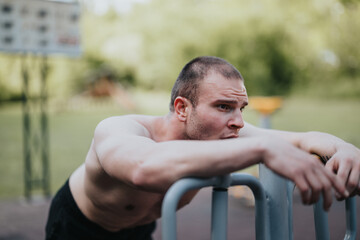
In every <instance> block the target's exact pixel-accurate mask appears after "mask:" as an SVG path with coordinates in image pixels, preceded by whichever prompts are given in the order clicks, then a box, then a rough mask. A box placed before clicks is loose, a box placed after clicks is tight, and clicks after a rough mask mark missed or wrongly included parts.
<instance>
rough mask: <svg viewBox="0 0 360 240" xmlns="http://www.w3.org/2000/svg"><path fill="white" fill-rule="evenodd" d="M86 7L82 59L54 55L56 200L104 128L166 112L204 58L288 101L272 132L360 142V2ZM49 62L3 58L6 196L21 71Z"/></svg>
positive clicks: (15, 168) (20, 165) (13, 194)
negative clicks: (190, 65)
mask: <svg viewBox="0 0 360 240" xmlns="http://www.w3.org/2000/svg"><path fill="white" fill-rule="evenodd" d="M70 2H71V1H70ZM78 3H79V4H80V18H79V31H80V38H81V44H80V48H81V53H80V54H79V55H77V56H72V57H69V56H62V55H54V56H48V57H47V58H46V61H47V66H48V75H47V79H48V81H47V99H48V101H47V103H46V104H47V115H48V120H49V121H48V132H49V138H48V144H49V145H48V146H49V173H50V178H49V179H50V192H51V194H53V193H55V192H56V190H57V189H58V188H59V187H60V186H61V185H62V184H63V183H64V181H65V180H66V179H67V178H68V177H69V175H70V174H71V173H72V171H73V170H74V169H75V168H77V167H78V166H79V165H80V164H82V162H83V161H84V158H85V156H86V153H87V150H88V147H89V145H90V143H91V139H92V135H93V131H94V128H95V126H96V125H97V123H98V122H99V121H101V120H102V119H104V118H107V117H109V116H114V115H123V114H129V113H135V114H150V115H159V114H166V113H167V111H168V103H169V96H170V90H171V87H172V85H173V83H174V81H175V79H176V78H177V75H178V73H179V72H180V71H181V69H182V67H183V66H184V65H185V64H186V63H187V62H188V61H190V60H191V59H193V58H195V57H197V56H201V55H214V56H218V57H221V58H224V59H226V60H227V61H229V62H230V63H232V64H233V65H234V66H235V67H236V68H237V69H239V71H240V72H241V73H242V75H243V76H244V78H245V84H246V86H247V90H248V94H249V95H250V96H281V97H282V98H283V100H284V101H283V105H282V107H281V108H280V109H279V110H277V111H276V113H275V114H273V116H272V119H271V121H272V126H273V128H277V129H282V130H292V131H310V130H317V131H325V132H329V133H332V134H335V135H337V136H339V137H341V138H343V139H345V140H346V141H349V142H351V143H353V144H354V145H356V146H358V147H360V128H359V122H360V121H359V120H360V48H359V43H360V32H359V29H360V1H358V0H303V1H286V0H256V1H253V0H222V1H219V0H181V1H180V0H175V1H166V0H118V1H117V0H102V1H96V0H80V1H78ZM0 10H1V9H0ZM0 14H3V13H0ZM0 20H1V15H0ZM42 58H43V57H42V55H39V54H20V53H15V54H11V53H8V52H6V51H2V52H0V200H1V199H3V200H6V201H8V200H9V199H10V200H12V199H18V198H21V197H22V196H24V188H25V187H24V177H23V173H24V168H25V166H24V161H23V158H24V156H23V127H22V126H23V115H22V114H23V110H22V103H21V100H22V99H23V97H22V96H23V95H22V93H23V83H22V78H23V75H22V66H23V63H24V61H25V62H26V64H27V65H28V66H29V68H32V67H33V68H36V67H38V66H39V61H40V60H39V59H42ZM32 74H33V75H31V78H32V79H31V81H29V88H30V89H38V88H39V81H38V78H39V74H38V73H36V72H35V73H32ZM34 91H36V90H34ZM245 120H246V121H248V122H250V123H253V124H255V125H258V121H259V114H258V113H257V112H256V111H255V110H254V109H251V108H248V109H246V111H245ZM33 168H34V174H36V172H39V171H41V163H36V164H35V165H34V166H33ZM250 171H251V170H250ZM37 194H38V195H42V192H41V191H38V192H36V191H35V192H34V195H37ZM0 219H1V218H0ZM0 236H1V235H0Z"/></svg>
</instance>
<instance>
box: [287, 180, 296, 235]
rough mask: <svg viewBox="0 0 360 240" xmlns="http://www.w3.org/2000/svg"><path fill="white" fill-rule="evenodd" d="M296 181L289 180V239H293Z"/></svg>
mask: <svg viewBox="0 0 360 240" xmlns="http://www.w3.org/2000/svg"><path fill="white" fill-rule="evenodd" d="M294 187H295V183H293V182H291V181H287V201H288V223H289V232H288V233H289V238H288V239H289V240H292V239H293V232H294V230H293V192H294Z"/></svg>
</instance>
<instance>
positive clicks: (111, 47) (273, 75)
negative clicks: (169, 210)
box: [0, 0, 360, 98]
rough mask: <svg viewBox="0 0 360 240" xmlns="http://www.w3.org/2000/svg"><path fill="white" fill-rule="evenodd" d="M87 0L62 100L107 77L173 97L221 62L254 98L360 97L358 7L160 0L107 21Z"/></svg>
mask: <svg viewBox="0 0 360 240" xmlns="http://www.w3.org/2000/svg"><path fill="white" fill-rule="evenodd" d="M82 2H83V13H82V18H81V29H82V39H83V41H82V42H83V52H84V54H83V56H82V58H81V59H79V60H77V61H76V62H77V63H76V64H72V62H74V61H73V60H60V61H58V60H53V61H52V64H53V69H54V72H53V73H52V75H51V78H52V79H51V80H50V82H52V83H51V84H50V88H51V89H50V90H51V91H53V92H52V93H53V95H57V94H58V95H59V93H60V95H61V94H63V93H64V92H71V93H74V92H77V91H81V90H82V89H83V88H84V86H85V84H86V81H87V80H88V79H89V78H91V76H96V75H97V74H100V73H102V72H104V71H110V72H111V74H113V75H114V78H115V79H116V80H117V81H119V82H121V83H123V84H125V85H135V86H138V87H141V88H145V89H160V90H167V91H169V90H170V88H171V87H172V85H173V83H174V81H175V79H176V77H177V75H178V73H179V72H180V70H181V68H182V67H183V66H184V64H185V63H187V62H188V61H189V60H191V59H192V58H194V57H197V56H199V55H215V56H219V57H222V58H225V59H227V60H228V61H229V62H231V63H232V64H233V65H234V66H236V67H237V68H238V69H239V70H240V72H241V73H242V75H243V76H244V78H245V81H246V85H247V88H248V91H249V93H250V94H251V95H289V94H308V95H312V96H314V95H316V96H321V95H326V96H329V95H330V96H333V97H351V98H360V86H359V81H360V48H358V43H359V42H360V35H359V31H358V29H360V1H358V0H333V1H328V0H316V1H314V0H304V1H286V0H257V1H252V0H222V1H219V0H215V1H208V0H175V1H166V0H152V1H149V2H147V3H142V4H140V3H138V4H136V5H135V6H134V7H133V9H132V10H131V11H130V12H128V13H122V14H120V13H117V12H116V11H115V10H114V9H111V10H110V11H109V12H108V13H107V14H105V15H96V14H95V13H93V12H92V11H91V7H87V4H86V1H82ZM6 71H7V69H6V68H4V69H0V76H6V75H7V72H6ZM9 71H10V70H9ZM11 71H13V70H11ZM0 80H1V79H0ZM4 86H5V87H7V83H5V85H4ZM71 87H72V88H71ZM5 89H7V88H5ZM9 89H11V88H9ZM66 89H67V90H66ZM69 89H70V90H69Z"/></svg>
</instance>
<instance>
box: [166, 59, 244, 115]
mask: <svg viewBox="0 0 360 240" xmlns="http://www.w3.org/2000/svg"><path fill="white" fill-rule="evenodd" d="M211 71H212V72H216V73H219V74H221V75H222V76H223V77H225V78H226V79H241V80H243V77H242V76H241V74H240V72H239V71H238V70H237V69H236V68H235V67H234V66H233V65H231V64H230V63H229V62H227V61H226V60H224V59H222V58H218V57H212V56H202V57H197V58H195V59H193V60H191V61H190V62H188V63H187V64H186V65H185V66H184V68H183V69H182V70H181V72H180V74H179V76H178V78H177V79H176V82H175V84H174V86H173V88H172V90H171V101H170V111H172V112H173V111H174V102H175V99H176V98H177V97H178V96H181V97H185V98H187V99H188V100H189V101H190V102H191V104H192V105H193V106H194V107H196V105H197V101H198V89H199V85H200V81H201V80H203V79H204V78H205V77H206V76H207V75H208V74H209V73H210V72H211Z"/></svg>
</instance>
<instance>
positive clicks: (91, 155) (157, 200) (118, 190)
mask: <svg viewBox="0 0 360 240" xmlns="http://www.w3.org/2000/svg"><path fill="white" fill-rule="evenodd" d="M247 104H248V96H247V93H246V89H245V86H244V80H243V78H242V76H241V75H240V73H239V72H238V71H237V70H236V69H235V68H234V67H233V66H232V65H231V64H229V63H228V62H226V61H225V60H223V59H220V58H216V57H199V58H196V59H194V60H192V61H191V62H189V63H188V64H187V65H186V66H185V67H184V68H183V70H182V71H181V73H180V75H179V77H178V79H177V81H176V83H175V85H174V87H173V90H172V96H171V103H170V112H169V114H167V115H166V116H160V117H158V116H139V115H130V116H121V117H112V118H108V119H105V120H103V121H102V122H100V123H99V125H98V126H97V127H96V130H95V133H94V139H93V141H92V144H91V147H90V150H89V152H88V154H87V157H86V160H85V163H84V164H83V165H81V166H80V167H79V168H78V169H77V170H76V171H75V172H74V173H73V174H72V175H71V177H70V179H69V181H68V182H66V184H65V185H64V186H63V187H62V188H61V189H60V190H59V192H58V193H57V195H56V196H55V197H54V199H53V202H52V206H51V209H50V213H49V219H48V224H47V227H46V232H47V239H67V240H69V239H102V240H104V239H129V240H135V239H141V240H144V239H145V240H148V239H151V233H152V231H153V230H154V228H155V223H154V222H155V220H156V219H158V218H159V217H160V216H161V212H160V209H161V204H162V200H163V197H164V194H165V193H166V191H167V190H168V188H169V187H170V186H171V184H173V183H174V182H175V181H177V180H179V179H180V178H183V177H188V176H192V177H212V176H217V175H223V174H227V173H231V172H234V171H237V170H239V169H243V168H245V167H248V166H250V165H254V164H258V163H263V164H265V165H266V166H267V167H269V168H270V169H272V170H273V171H274V172H276V173H278V174H280V175H281V176H283V177H285V178H288V179H290V180H292V181H293V182H295V184H296V185H297V187H298V188H299V190H300V193H301V197H302V201H303V202H304V203H305V204H312V203H314V202H316V201H317V200H318V199H319V196H320V194H322V195H323V197H324V209H326V210H327V209H329V207H330V205H331V203H332V191H333V190H334V192H335V193H336V194H337V197H338V198H345V197H348V196H349V195H354V194H358V193H359V178H360V150H359V149H358V148H356V147H354V146H353V145H351V144H349V143H346V142H344V141H343V140H341V139H339V138H337V137H334V136H332V135H329V134H325V133H319V132H307V133H293V132H285V131H276V130H265V129H260V128H257V127H254V126H252V125H250V124H248V123H245V122H244V120H243V117H242V111H243V109H244V108H245V107H246V105H247ZM204 140H206V141H204ZM310 153H313V154H310ZM314 154H317V155H319V156H331V158H330V160H329V161H328V162H327V163H326V166H325V167H324V166H323V164H322V163H321V162H320V161H319V160H318V158H317V157H315V156H314ZM334 173H337V175H335V174H334ZM195 194H196V191H195V192H190V193H188V194H187V195H185V196H184V198H183V199H182V201H181V202H180V206H179V207H182V206H184V205H185V204H187V203H189V202H190V201H191V199H192V198H193V197H194V196H195Z"/></svg>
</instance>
